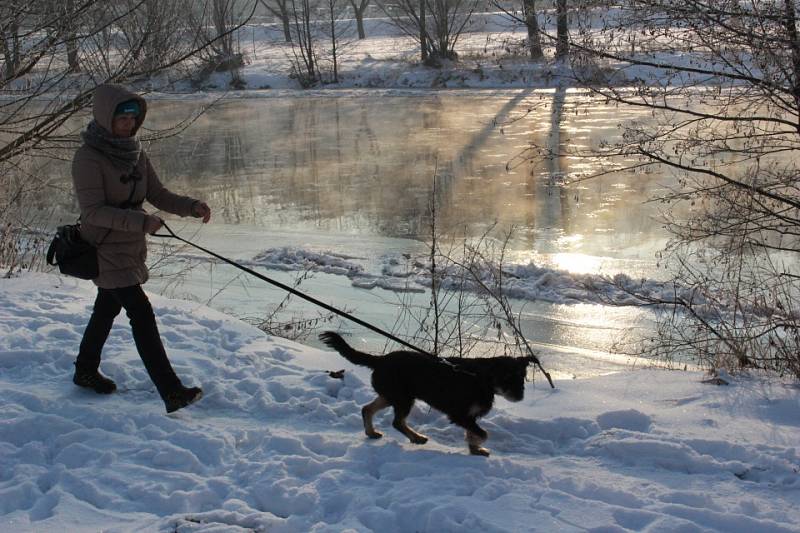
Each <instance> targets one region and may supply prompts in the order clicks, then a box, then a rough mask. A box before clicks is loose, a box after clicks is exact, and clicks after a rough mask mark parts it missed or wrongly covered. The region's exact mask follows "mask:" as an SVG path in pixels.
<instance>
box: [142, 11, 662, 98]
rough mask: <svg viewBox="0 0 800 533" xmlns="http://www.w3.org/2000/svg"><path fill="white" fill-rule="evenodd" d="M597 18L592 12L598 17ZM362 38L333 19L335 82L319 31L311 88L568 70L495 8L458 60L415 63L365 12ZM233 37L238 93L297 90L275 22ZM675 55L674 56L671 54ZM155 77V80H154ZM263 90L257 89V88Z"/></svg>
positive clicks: (619, 69)
mask: <svg viewBox="0 0 800 533" xmlns="http://www.w3.org/2000/svg"><path fill="white" fill-rule="evenodd" d="M599 23H600V21H599V19H598V24H599ZM540 24H541V25H542V26H543V27H546V28H548V29H549V30H551V31H554V24H555V23H554V17H553V15H552V14H550V13H548V12H545V11H543V12H541V13H540ZM364 25H365V30H366V38H365V39H361V40H360V39H357V38H356V34H355V21H354V20H342V21H340V22H339V24H338V26H339V30H338V31H339V32H340V35H339V39H340V42H338V43H337V46H338V48H339V51H338V56H337V69H338V72H339V79H338V82H336V83H334V82H333V76H332V71H333V63H332V56H331V54H330V52H329V50H328V49H329V48H331V46H330V43H329V42H327V41H326V38H325V37H324V36H322V37H320V38H319V40H318V41H317V45H318V49H317V60H318V63H319V65H320V71H321V72H322V75H323V78H324V79H323V82H324V85H321V86H319V85H318V86H316V87H315V88H328V89H354V88H385V89H444V88H450V89H453V88H473V89H474V88H483V89H487V88H499V87H502V88H531V87H538V88H542V87H553V86H556V85H561V86H570V85H573V84H574V75H573V73H572V72H571V70H570V68H569V67H568V66H567V65H560V64H556V63H554V62H553V61H552V55H553V50H552V49H551V48H552V47H550V46H549V44H550V41H547V40H545V41H544V43H543V46H544V49H545V53H546V56H547V58H548V59H546V60H545V61H541V62H532V61H530V60H529V58H528V52H527V50H526V48H525V39H526V37H527V29H526V28H525V26H524V24H522V23H520V22H519V21H515V20H513V19H511V18H510V17H509V16H508V15H507V14H505V13H502V12H496V13H476V14H474V15H473V16H472V18H471V19H470V22H469V23H468V25H467V26H466V28H465V30H464V32H463V33H462V34H461V35H460V37H459V39H458V41H457V45H456V52H457V53H458V54H459V59H458V61H453V62H450V61H445V62H444V64H443V65H441V67H440V68H434V67H427V66H424V65H422V64H421V63H420V58H419V54H420V52H419V44H418V43H417V42H416V41H414V40H413V39H412V38H410V37H408V36H406V35H404V34H403V33H402V32H401V31H400V30H399V29H398V28H397V27H396V26H394V25H393V24H392V23H391V22H390V21H389V19H388V18H385V17H380V18H368V19H366V20H365V21H364ZM237 41H238V43H239V46H240V48H241V52H242V54H243V57H244V61H245V65H244V67H243V68H241V69H240V70H239V71H238V72H237V76H238V78H239V80H241V81H243V82H244V85H243V88H244V89H245V90H244V91H241V90H237V91H233V92H235V93H237V94H238V95H245V96H254V95H255V93H254V92H253V91H257V90H259V89H272V90H285V89H298V88H300V84H299V83H298V80H297V78H296V76H294V75H292V72H293V65H295V64H297V60H296V59H295V57H296V56H298V55H299V51H297V50H293V48H292V45H291V44H288V43H286V42H285V41H284V38H283V32H282V29H281V28H280V27H279V26H278V25H276V24H262V23H251V24H248V25H246V26H244V27H243V28H242V29H241V30H240V31H239V32H238V38H237ZM669 59H670V60H674V59H675V58H674V57H670V58H669ZM581 74H582V77H583V76H588V77H589V78H592V77H594V76H602V78H603V79H606V80H613V83H615V84H625V83H628V82H629V80H631V79H633V78H636V77H639V78H643V79H648V78H650V77H654V76H663V73H658V72H657V70H656V69H642V68H639V67H636V68H630V66H628V65H625V64H622V63H618V62H616V63H612V62H603V63H602V64H600V63H598V64H597V65H594V66H593V67H592V70H591V71H589V70H587V71H584V72H582V73H581ZM231 81H232V74H231V73H229V72H220V73H214V74H213V75H211V76H210V77H208V78H206V79H205V80H202V81H200V82H199V85H200V86H201V87H202V88H203V89H206V90H210V91H218V90H222V89H227V88H230V87H231ZM157 85H158V83H155V84H154V86H157ZM177 87H178V88H179V90H180V91H181V92H183V91H191V92H194V91H196V90H197V88H198V80H195V81H194V82H193V83H188V82H182V83H178V84H177ZM262 95H263V94H262Z"/></svg>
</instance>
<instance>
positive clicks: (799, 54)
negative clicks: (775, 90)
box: [783, 0, 800, 131]
mask: <svg viewBox="0 0 800 533" xmlns="http://www.w3.org/2000/svg"><path fill="white" fill-rule="evenodd" d="M783 5H784V16H785V20H784V27H785V28H786V31H787V33H788V34H789V46H790V47H791V49H792V78H793V80H792V81H793V84H792V94H793V96H794V105H795V109H800V38H798V35H797V13H796V11H795V9H796V8H795V5H794V1H793V0H783ZM796 128H797V130H798V131H800V119H798V123H797V125H796Z"/></svg>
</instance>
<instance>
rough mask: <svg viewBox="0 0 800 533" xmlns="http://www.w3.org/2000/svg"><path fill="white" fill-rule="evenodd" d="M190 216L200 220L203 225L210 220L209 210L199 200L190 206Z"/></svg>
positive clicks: (206, 205)
mask: <svg viewBox="0 0 800 533" xmlns="http://www.w3.org/2000/svg"><path fill="white" fill-rule="evenodd" d="M192 216H193V217H194V218H202V219H203V224H205V223H206V222H208V221H209V220H211V208H210V207H208V204H207V203H205V202H201V201H200V200H198V201H196V202H195V203H194V204H192Z"/></svg>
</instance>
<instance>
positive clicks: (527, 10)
mask: <svg viewBox="0 0 800 533" xmlns="http://www.w3.org/2000/svg"><path fill="white" fill-rule="evenodd" d="M522 10H523V12H524V14H525V26H526V27H527V28H528V49H529V50H530V53H531V59H533V60H534V61H538V60H540V59H542V58H543V57H544V53H543V52H542V39H541V35H540V34H539V20H538V19H537V18H536V0H522Z"/></svg>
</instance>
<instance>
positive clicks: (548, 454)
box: [0, 275, 800, 532]
mask: <svg viewBox="0 0 800 533" xmlns="http://www.w3.org/2000/svg"><path fill="white" fill-rule="evenodd" d="M93 295H94V291H93V288H92V286H91V285H90V284H88V283H84V282H77V281H73V280H69V279H64V278H59V277H56V276H50V275H29V276H26V277H23V278H20V279H5V280H0V530H5V531H50V530H54V529H62V530H67V531H97V530H101V529H102V530H107V531H142V530H148V531H155V530H158V531H181V532H188V531H192V532H195V531H203V532H211V531H215V532H216V531H226V532H227V531H245V530H248V531H252V530H255V531H270V532H301V531H302V532H305V531H380V532H404V531H436V532H447V531H454V532H455V531H459V532H461V531H487V532H503V531H507V532H518V531H555V530H558V531H584V530H587V529H590V530H593V531H630V530H635V531H726V532H731V531H742V532H745V531H747V532H752V531H759V532H784V531H786V532H788V531H800V527H798V525H797V524H799V523H800V474H799V473H798V472H799V471H800V457H799V456H798V451H797V443H798V442H800V418H799V417H798V412H800V410H798V408H800V400H799V399H798V398H799V397H800V395H799V393H800V391H799V390H798V388H797V387H796V386H795V385H794V384H790V383H782V382H780V381H778V380H771V381H762V380H761V379H757V378H740V379H738V380H735V381H734V382H733V384H732V385H731V386H728V387H714V386H709V385H703V384H700V383H699V381H700V377H701V376H700V375H698V374H695V373H677V372H661V371H655V370H639V371H631V372H624V373H619V374H615V375H609V376H604V377H600V378H592V379H587V380H574V381H561V382H557V387H558V388H557V389H556V390H554V391H552V390H550V389H549V387H547V386H546V384H545V383H544V381H543V380H538V379H537V381H536V382H535V384H529V385H528V387H527V392H526V399H525V400H524V401H522V402H520V403H508V402H505V401H504V400H502V399H500V400H498V402H497V405H496V407H495V409H494V411H493V412H492V413H491V414H490V415H489V416H488V417H487V418H486V419H485V420H484V426H485V427H486V428H487V430H488V431H489V433H490V438H489V441H488V446H489V447H490V448H491V449H492V452H493V455H492V456H491V457H490V458H488V459H484V458H480V457H473V456H469V455H467V454H466V447H465V445H464V442H463V434H462V433H461V432H460V431H459V430H458V429H457V428H456V427H454V426H452V425H450V424H448V423H447V420H446V418H445V417H444V416H442V415H441V414H440V413H438V412H436V411H433V410H429V409H428V408H427V407H426V406H424V405H418V406H417V407H416V408H415V409H414V411H413V412H412V414H411V416H410V418H409V422H410V423H411V425H412V426H413V427H415V428H417V429H418V430H419V431H421V432H423V433H425V434H427V435H428V436H430V437H431V441H430V442H429V443H428V444H427V445H425V446H415V445H412V444H409V443H408V442H407V441H405V440H404V439H403V438H401V436H400V435H399V434H398V433H397V432H396V431H394V430H392V429H391V427H390V418H389V416H388V415H384V416H379V417H377V418H376V425H377V426H378V427H380V428H383V429H385V430H386V431H385V433H386V435H385V437H384V438H383V439H381V440H379V441H371V440H369V439H367V438H366V437H365V436H364V435H363V432H362V427H361V417H360V410H359V408H360V406H361V405H362V404H364V403H366V402H367V401H370V400H371V399H372V398H373V393H372V391H371V388H370V386H369V384H368V373H367V372H365V371H364V369H355V368H353V367H352V366H351V365H349V364H348V363H347V362H346V361H344V360H343V359H342V358H341V357H339V356H338V355H336V354H334V353H329V352H323V351H320V350H317V349H313V348H308V347H305V346H302V345H299V344H296V343H292V342H289V341H284V340H281V339H277V338H270V337H267V336H265V335H264V334H263V333H261V332H260V331H259V330H257V329H255V328H252V327H250V326H248V325H246V324H244V323H242V322H240V321H238V320H236V319H233V318H231V317H228V316H226V315H223V314H221V313H218V312H216V311H213V310H211V309H208V308H206V307H203V306H199V305H197V304H193V303H189V302H183V301H176V300H167V299H164V298H161V297H158V296H151V298H152V301H153V304H154V307H155V310H156V313H157V316H158V320H159V324H160V327H161V331H162V335H163V337H164V340H165V344H166V346H167V349H168V351H169V353H170V354H171V359H172V361H173V364H174V366H175V367H176V369H177V371H178V373H179V375H181V376H182V377H183V378H184V380H185V381H186V382H187V383H191V384H202V386H203V387H204V389H205V391H206V397H205V398H204V399H203V400H202V401H201V402H200V403H198V404H196V405H194V406H191V407H190V408H188V409H186V410H183V411H179V412H178V413H176V414H174V415H170V416H167V415H165V414H164V410H163V405H162V404H161V402H160V401H159V399H158V397H157V394H156V393H155V390H154V388H153V386H152V384H151V383H150V382H149V380H148V378H147V376H146V374H145V372H144V369H143V368H142V365H141V362H140V361H139V360H138V357H137V355H136V352H135V349H134V347H133V342H132V339H131V335H130V330H129V328H128V327H127V324H126V323H125V322H126V320H125V319H124V318H120V319H119V321H118V324H117V325H115V327H114V329H113V330H112V333H111V336H110V338H109V340H108V343H107V345H106V350H105V355H104V362H103V370H104V371H105V372H106V373H108V374H109V375H110V376H111V377H113V378H114V379H115V380H116V381H117V383H118V385H119V387H120V391H119V392H118V393H117V394H113V395H111V396H99V395H96V394H94V393H90V392H87V391H85V390H82V389H78V388H77V387H75V386H74V385H72V383H71V381H70V377H71V371H72V361H73V358H74V355H75V351H76V349H77V345H78V342H79V340H80V337H81V334H82V330H83V327H84V324H85V322H86V320H87V318H88V315H89V312H90V308H91V304H92V301H93ZM354 342H356V344H357V343H358V342H357V340H354ZM544 363H545V365H547V361H544ZM339 368H345V369H347V372H346V373H345V377H344V379H343V380H337V379H333V378H331V377H330V376H329V375H328V373H327V371H329V370H336V369H339Z"/></svg>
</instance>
